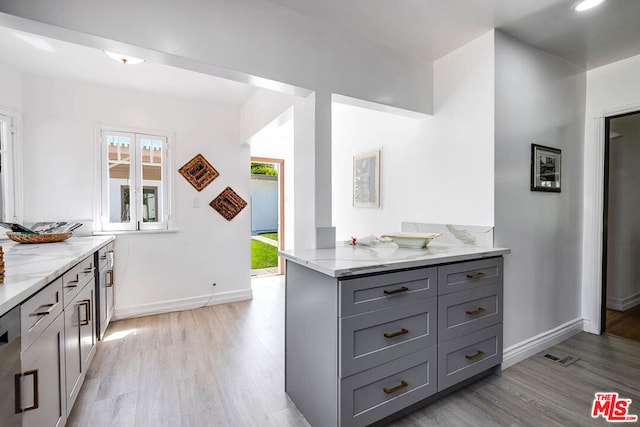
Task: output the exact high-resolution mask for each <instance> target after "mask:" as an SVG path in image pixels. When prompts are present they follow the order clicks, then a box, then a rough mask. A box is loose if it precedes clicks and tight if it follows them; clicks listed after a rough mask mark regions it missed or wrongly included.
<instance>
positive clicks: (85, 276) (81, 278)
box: [62, 255, 95, 306]
mask: <svg viewBox="0 0 640 427" xmlns="http://www.w3.org/2000/svg"><path fill="white" fill-rule="evenodd" d="M94 270H95V265H94V261H93V255H91V256H88V257H86V258H85V259H83V260H82V261H80V262H79V263H78V264H76V265H75V267H73V268H71V269H70V270H69V271H67V272H66V273H64V274H63V275H62V290H63V300H64V305H65V306H66V305H67V304H69V303H70V302H71V301H73V300H74V299H75V297H76V295H78V293H79V292H80V290H81V289H82V288H84V286H85V285H86V284H87V283H89V281H90V280H91V279H93V277H94V273H93V272H94Z"/></svg>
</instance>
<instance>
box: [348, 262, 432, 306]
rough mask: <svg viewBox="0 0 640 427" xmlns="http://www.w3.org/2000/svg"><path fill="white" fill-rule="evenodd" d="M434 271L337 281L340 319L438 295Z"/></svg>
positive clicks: (429, 269) (414, 271) (413, 271)
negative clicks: (338, 283)
mask: <svg viewBox="0 0 640 427" xmlns="http://www.w3.org/2000/svg"><path fill="white" fill-rule="evenodd" d="M437 271H438V270H437V269H436V268H435V267H433V268H421V269H418V270H407V271H400V272H396V273H386V274H378V275H374V276H367V277H361V278H358V279H344V280H340V316H341V317H347V316H352V315H354V314H360V313H366V312H368V311H372V310H379V309H381V308H389V307H394V306H397V305H400V304H406V303H408V302H412V301H416V300H419V299H424V298H431V297H433V296H436V295H437V280H438V276H437Z"/></svg>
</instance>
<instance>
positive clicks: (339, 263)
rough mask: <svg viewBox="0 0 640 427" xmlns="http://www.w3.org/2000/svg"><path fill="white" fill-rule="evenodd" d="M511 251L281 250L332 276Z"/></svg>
mask: <svg viewBox="0 0 640 427" xmlns="http://www.w3.org/2000/svg"><path fill="white" fill-rule="evenodd" d="M510 252H511V250H510V249H507V248H489V247H479V246H458V245H450V244H444V243H436V242H432V243H430V244H429V246H427V247H426V248H425V249H408V248H399V247H398V246H397V245H396V244H395V243H384V244H378V245H375V246H351V245H346V244H343V243H342V242H338V243H337V245H336V248H334V249H302V250H295V249H294V250H290V251H280V252H278V253H279V255H280V256H281V257H283V258H285V259H286V260H289V261H292V262H295V263H297V264H300V265H302V266H305V267H308V268H310V269H312V270H315V271H318V272H320V273H323V274H326V275H328V276H331V277H348V276H352V275H355V274H365V273H377V272H385V271H391V270H398V269H404V268H413V267H425V266H430V265H436V264H444V263H449V262H456V261H467V260H472V259H480V258H489V257H495V256H501V255H505V254H508V253H510Z"/></svg>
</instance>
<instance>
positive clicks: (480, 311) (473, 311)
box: [466, 307, 486, 316]
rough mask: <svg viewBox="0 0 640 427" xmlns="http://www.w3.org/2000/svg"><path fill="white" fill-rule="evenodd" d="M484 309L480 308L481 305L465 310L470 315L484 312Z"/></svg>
mask: <svg viewBox="0 0 640 427" xmlns="http://www.w3.org/2000/svg"><path fill="white" fill-rule="evenodd" d="M485 311H486V310H485V309H484V308H482V307H478V308H477V309H475V310H472V311H467V312H466V313H467V314H468V315H470V316H474V315H476V314H480V313H484V312H485Z"/></svg>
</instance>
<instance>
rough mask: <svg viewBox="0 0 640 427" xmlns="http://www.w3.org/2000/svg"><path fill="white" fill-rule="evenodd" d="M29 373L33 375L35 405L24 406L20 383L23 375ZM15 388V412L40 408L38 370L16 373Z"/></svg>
mask: <svg viewBox="0 0 640 427" xmlns="http://www.w3.org/2000/svg"><path fill="white" fill-rule="evenodd" d="M27 375H32V376H33V405H31V406H28V407H26V408H23V407H22V401H21V399H20V396H22V391H21V390H20V383H21V381H20V380H21V379H22V378H23V377H26V376H27ZM14 389H15V412H16V414H19V413H21V412H27V411H31V410H32V409H38V406H39V402H38V401H39V400H40V399H39V396H38V370H37V369H35V370H33V371H27V372H25V373H24V374H16V375H15V378H14Z"/></svg>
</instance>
